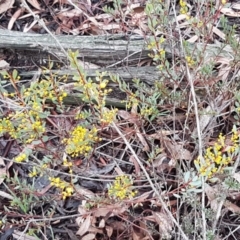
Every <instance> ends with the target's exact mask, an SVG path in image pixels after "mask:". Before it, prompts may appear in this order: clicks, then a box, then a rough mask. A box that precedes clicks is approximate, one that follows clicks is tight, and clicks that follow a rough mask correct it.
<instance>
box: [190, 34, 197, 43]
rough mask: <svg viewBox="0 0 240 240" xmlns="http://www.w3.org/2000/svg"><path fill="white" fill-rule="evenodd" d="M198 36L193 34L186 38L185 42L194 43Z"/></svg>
mask: <svg viewBox="0 0 240 240" xmlns="http://www.w3.org/2000/svg"><path fill="white" fill-rule="evenodd" d="M198 38H199V37H198V36H197V35H194V36H193V37H191V38H189V39H188V40H187V42H190V43H195V42H196V41H197V40H198Z"/></svg>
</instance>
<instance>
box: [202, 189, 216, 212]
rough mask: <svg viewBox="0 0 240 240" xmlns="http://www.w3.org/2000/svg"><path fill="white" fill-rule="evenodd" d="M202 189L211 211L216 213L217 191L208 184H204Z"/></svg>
mask: <svg viewBox="0 0 240 240" xmlns="http://www.w3.org/2000/svg"><path fill="white" fill-rule="evenodd" d="M204 189H205V192H206V195H207V197H208V200H209V202H210V207H211V209H212V210H214V211H215V212H217V210H218V206H219V201H218V200H217V191H216V190H215V189H214V188H213V187H211V186H210V185H208V184H205V187H204Z"/></svg>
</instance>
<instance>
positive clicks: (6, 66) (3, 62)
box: [0, 60, 9, 70]
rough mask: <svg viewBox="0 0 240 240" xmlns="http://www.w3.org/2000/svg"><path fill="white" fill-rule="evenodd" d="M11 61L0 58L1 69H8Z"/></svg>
mask: <svg viewBox="0 0 240 240" xmlns="http://www.w3.org/2000/svg"><path fill="white" fill-rule="evenodd" d="M8 68H9V63H7V62H6V61H5V60H0V69H1V70H2V69H8Z"/></svg>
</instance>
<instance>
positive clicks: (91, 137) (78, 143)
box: [63, 126, 99, 157]
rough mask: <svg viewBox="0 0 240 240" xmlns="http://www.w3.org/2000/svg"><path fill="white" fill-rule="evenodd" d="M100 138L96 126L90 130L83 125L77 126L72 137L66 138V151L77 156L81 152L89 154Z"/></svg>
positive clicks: (64, 141)
mask: <svg viewBox="0 0 240 240" xmlns="http://www.w3.org/2000/svg"><path fill="white" fill-rule="evenodd" d="M98 140H99V138H98V137H97V129H96V128H95V127H94V128H93V129H91V130H88V129H86V128H84V127H82V126H77V127H76V128H74V129H73V131H72V132H71V136H70V138H68V139H64V140H63V143H66V144H67V146H66V152H67V153H68V154H70V155H71V156H72V157H77V156H79V155H81V154H83V155H87V154H88V153H89V152H90V151H91V150H92V144H93V143H94V142H96V141H98Z"/></svg>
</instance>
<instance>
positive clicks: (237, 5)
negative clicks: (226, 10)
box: [232, 3, 240, 10]
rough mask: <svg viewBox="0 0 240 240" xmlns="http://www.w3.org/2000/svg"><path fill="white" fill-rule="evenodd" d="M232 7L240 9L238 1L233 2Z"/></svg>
mask: <svg viewBox="0 0 240 240" xmlns="http://www.w3.org/2000/svg"><path fill="white" fill-rule="evenodd" d="M232 8H233V9H235V10H240V3H234V4H233V5H232Z"/></svg>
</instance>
